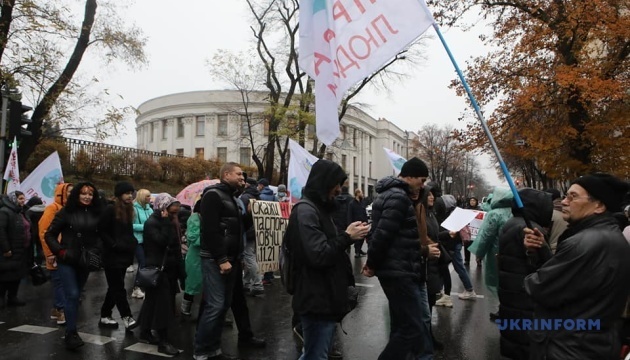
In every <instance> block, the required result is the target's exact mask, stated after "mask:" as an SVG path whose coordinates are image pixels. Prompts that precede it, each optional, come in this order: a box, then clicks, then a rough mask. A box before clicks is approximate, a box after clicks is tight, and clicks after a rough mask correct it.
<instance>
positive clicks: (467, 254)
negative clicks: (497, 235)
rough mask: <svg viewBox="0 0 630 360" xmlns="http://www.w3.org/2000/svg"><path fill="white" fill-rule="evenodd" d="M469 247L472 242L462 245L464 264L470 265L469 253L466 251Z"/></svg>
mask: <svg viewBox="0 0 630 360" xmlns="http://www.w3.org/2000/svg"><path fill="white" fill-rule="evenodd" d="M470 245H472V241H467V242H466V244H464V263H465V264H468V263H470V251H468V248H469V247H470Z"/></svg>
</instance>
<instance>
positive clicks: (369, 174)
mask: <svg viewBox="0 0 630 360" xmlns="http://www.w3.org/2000/svg"><path fill="white" fill-rule="evenodd" d="M368 166H369V168H368V176H369V177H372V162H371V161H370V163H369V164H368Z"/></svg>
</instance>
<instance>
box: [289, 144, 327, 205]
mask: <svg viewBox="0 0 630 360" xmlns="http://www.w3.org/2000/svg"><path fill="white" fill-rule="evenodd" d="M289 151H290V152H291V153H290V159H289V184H288V185H289V192H290V195H291V202H292V203H296V202H297V201H298V200H300V199H301V198H302V188H303V187H304V186H305V185H306V180H308V174H310V173H311V168H312V167H313V164H315V162H317V160H319V159H317V157H315V156H313V155H312V154H311V153H309V152H308V151H306V149H304V148H303V147H301V146H300V144H298V143H297V142H295V141H293V140H291V139H289Z"/></svg>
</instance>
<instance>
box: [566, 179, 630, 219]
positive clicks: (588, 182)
mask: <svg viewBox="0 0 630 360" xmlns="http://www.w3.org/2000/svg"><path fill="white" fill-rule="evenodd" d="M571 184H577V185H580V186H581V187H583V188H584V190H586V191H587V192H588V194H589V195H590V196H591V197H593V198H595V199H597V200H599V201H601V202H602V203H603V204H604V205H605V206H606V210H607V211H610V212H613V213H614V212H618V211H620V210H621V202H622V200H623V198H624V196H625V195H626V193H627V192H628V189H629V188H630V184H628V183H627V182H625V181H623V180H620V179H618V178H616V177H614V176H612V175H610V174H604V173H597V174H591V175H586V176H582V177H580V178H579V179H577V180H575V181H573V182H572V183H571Z"/></svg>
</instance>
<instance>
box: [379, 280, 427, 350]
mask: <svg viewBox="0 0 630 360" xmlns="http://www.w3.org/2000/svg"><path fill="white" fill-rule="evenodd" d="M379 281H380V283H381V287H382V288H383V292H384V293H385V296H387V300H388V302H389V315H390V327H391V328H390V334H389V342H388V343H387V346H386V347H385V349H383V352H381V355H380V356H379V357H378V359H379V360H398V359H419V360H425V359H432V353H433V341H432V339H431V314H430V310H429V299H428V296H427V288H426V285H425V284H421V283H419V282H417V281H414V280H412V279H410V278H405V277H400V278H390V279H385V278H379Z"/></svg>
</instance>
